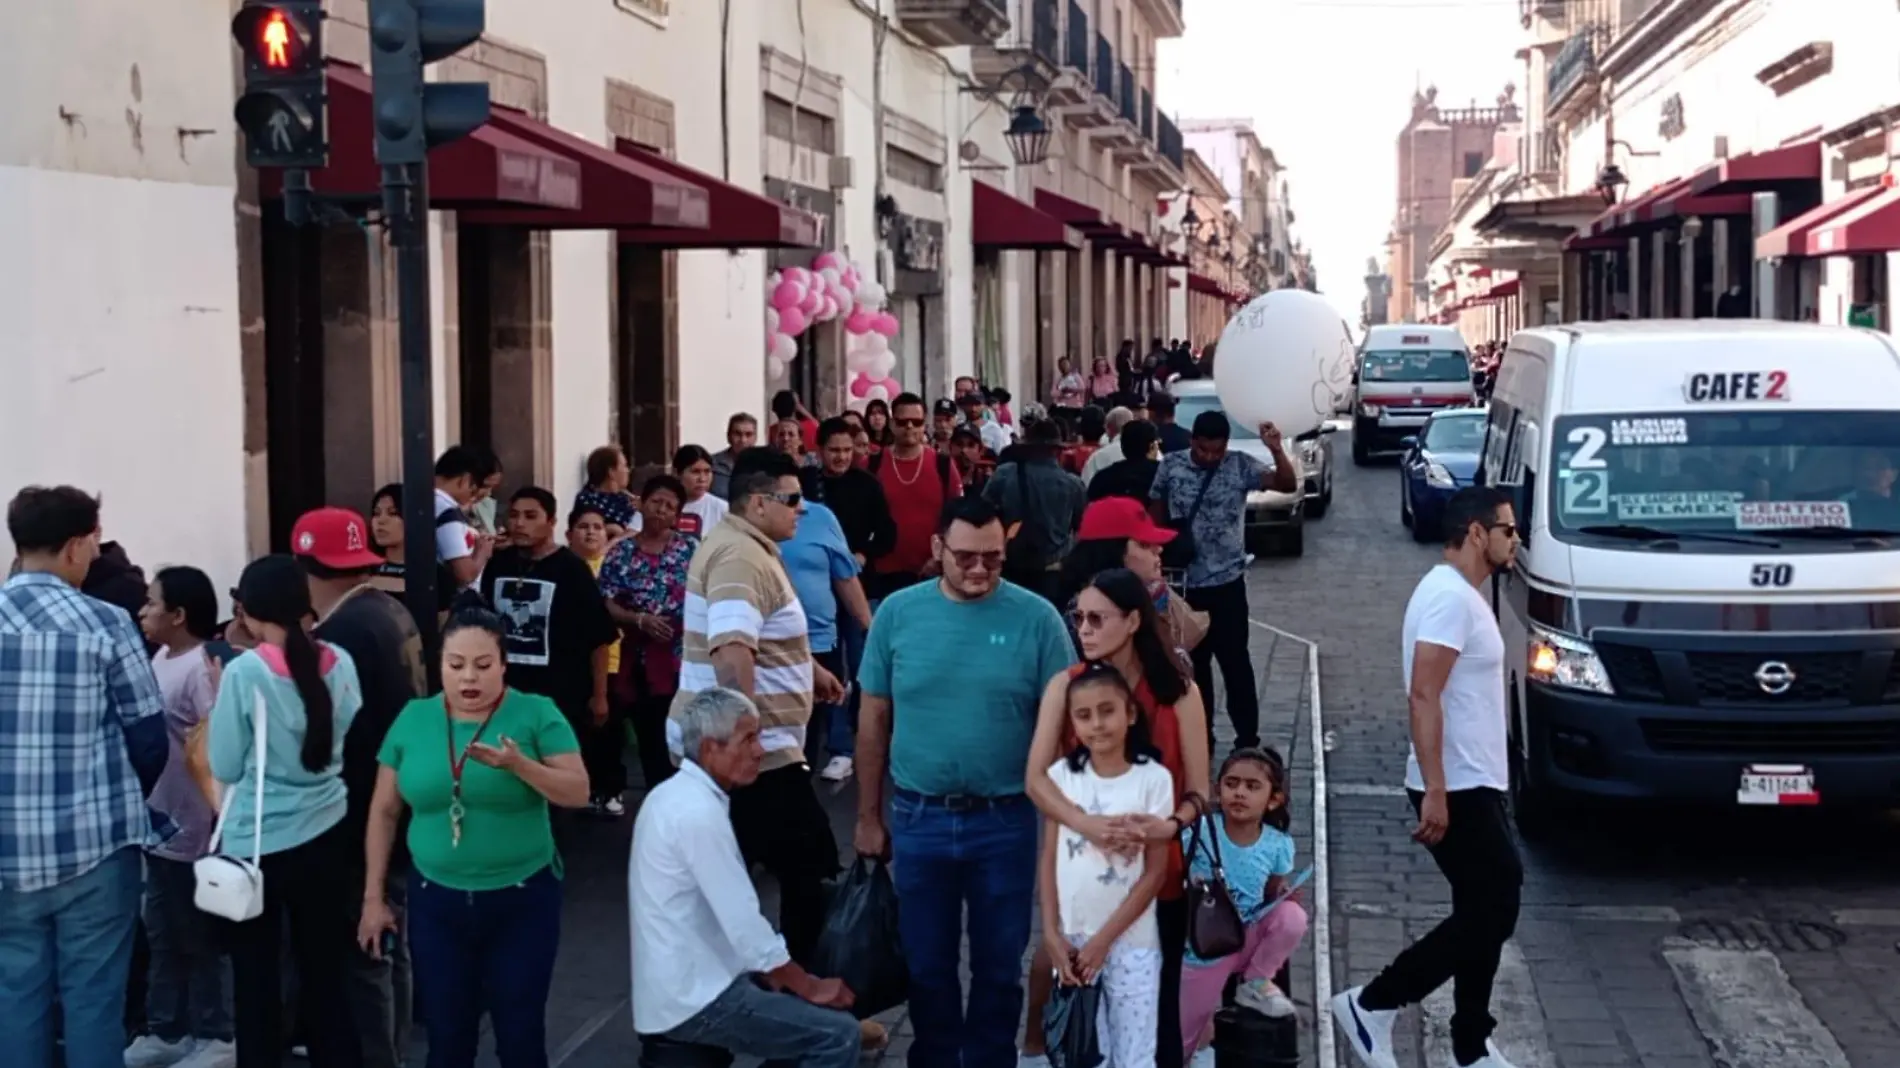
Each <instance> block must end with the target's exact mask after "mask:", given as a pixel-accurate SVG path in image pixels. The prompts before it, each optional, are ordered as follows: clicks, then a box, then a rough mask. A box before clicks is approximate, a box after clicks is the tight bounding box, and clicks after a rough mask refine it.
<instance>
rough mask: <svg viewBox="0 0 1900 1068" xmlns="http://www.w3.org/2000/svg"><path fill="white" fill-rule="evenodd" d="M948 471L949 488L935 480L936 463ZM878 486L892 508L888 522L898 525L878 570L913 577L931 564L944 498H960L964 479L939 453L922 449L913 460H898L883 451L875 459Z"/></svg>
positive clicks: (936, 475)
mask: <svg viewBox="0 0 1900 1068" xmlns="http://www.w3.org/2000/svg"><path fill="white" fill-rule="evenodd" d="M940 459H941V460H942V461H943V462H944V464H945V466H947V467H948V468H949V471H950V477H949V480H948V486H947V487H946V485H945V481H944V480H943V479H942V478H939V477H938V474H937V463H938V461H939V460H940ZM877 480H878V484H879V485H882V486H883V487H884V499H885V500H886V501H888V502H889V503H890V506H891V521H892V522H893V523H894V524H896V526H897V540H896V542H894V543H893V544H892V546H891V551H890V552H888V553H885V554H884V555H883V556H880V557H878V559H877V571H878V573H879V574H884V575H915V574H918V573H920V572H921V571H923V569H924V565H925V564H927V563H929V562H930V539H931V538H932V537H934V536H935V535H936V533H937V518H938V517H939V516H941V515H942V514H943V506H944V501H945V498H946V493H945V490H946V488H947V489H948V491H949V492H948V494H947V496H949V497H961V496H963V480H962V479H961V478H959V477H958V475H957V466H956V464H953V463H950V462H949V458H948V457H946V456H944V455H943V454H942V453H939V452H935V451H933V450H930V449H925V450H924V451H923V453H922V454H921V455H919V456H918V457H917V458H915V459H912V460H900V459H898V458H897V454H896V453H893V452H889V451H886V452H885V453H884V455H883V456H881V457H879V458H878V460H877Z"/></svg>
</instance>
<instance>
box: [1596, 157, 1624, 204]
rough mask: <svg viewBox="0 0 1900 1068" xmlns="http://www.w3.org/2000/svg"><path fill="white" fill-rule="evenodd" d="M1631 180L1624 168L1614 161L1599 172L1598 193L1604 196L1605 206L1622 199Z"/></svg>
mask: <svg viewBox="0 0 1900 1068" xmlns="http://www.w3.org/2000/svg"><path fill="white" fill-rule="evenodd" d="M1629 184H1630V180H1629V179H1628V178H1627V177H1625V176H1624V174H1623V168H1621V167H1618V166H1617V165H1616V164H1614V163H1612V164H1610V165H1608V166H1606V167H1604V168H1603V169H1602V170H1600V171H1598V172H1597V184H1596V190H1597V195H1598V196H1601V197H1602V198H1603V205H1604V207H1609V206H1610V205H1612V204H1615V203H1616V202H1617V200H1619V199H1621V197H1622V195H1623V190H1624V189H1625V188H1626V187H1628V186H1629Z"/></svg>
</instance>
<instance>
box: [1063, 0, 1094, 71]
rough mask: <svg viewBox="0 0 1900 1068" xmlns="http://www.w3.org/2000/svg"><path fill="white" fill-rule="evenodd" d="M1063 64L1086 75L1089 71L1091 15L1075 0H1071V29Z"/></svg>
mask: <svg viewBox="0 0 1900 1068" xmlns="http://www.w3.org/2000/svg"><path fill="white" fill-rule="evenodd" d="M1062 65H1063V66H1065V67H1068V68H1070V69H1071V70H1076V71H1080V72H1081V73H1083V74H1085V75H1086V74H1087V73H1088V72H1089V17H1088V15H1087V14H1085V13H1083V11H1082V5H1081V4H1078V3H1076V2H1075V0H1069V29H1068V33H1067V41H1066V42H1065V45H1064V48H1063V51H1062Z"/></svg>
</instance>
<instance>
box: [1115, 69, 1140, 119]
mask: <svg viewBox="0 0 1900 1068" xmlns="http://www.w3.org/2000/svg"><path fill="white" fill-rule="evenodd" d="M1140 92H1141V87H1140V86H1138V85H1136V84H1135V72H1134V71H1132V70H1129V69H1128V64H1126V63H1124V64H1122V79H1121V93H1120V96H1119V99H1118V103H1120V104H1121V111H1122V118H1124V119H1127V120H1128V123H1129V125H1131V126H1132V125H1135V124H1136V123H1138V122H1139V121H1140V119H1139V118H1138V116H1137V114H1136V112H1137V108H1138V106H1139V105H1140V104H1141V98H1140V96H1139V95H1137V94H1139V93H1140Z"/></svg>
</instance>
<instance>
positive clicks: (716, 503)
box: [680, 493, 732, 538]
mask: <svg viewBox="0 0 1900 1068" xmlns="http://www.w3.org/2000/svg"><path fill="white" fill-rule="evenodd" d="M680 511H681V512H683V513H685V514H686V515H690V516H697V517H698V519H699V529H698V530H688V531H686V532H687V533H689V534H697V535H699V536H700V537H702V538H703V537H705V536H706V535H708V534H710V533H712V528H714V527H716V526H718V525H719V523H720V521H721V520H723V519H725V518H726V513H727V512H730V511H732V505H730V504H727V503H726V500H725V498H723V497H721V496H719V495H718V494H716V493H708V494H706V495H705V496H704V497H701V498H700V499H698V500H696V501H689V502H688V503H687V505H686V507H684V508H682V509H680ZM690 525H691V524H687V523H682V524H680V528H681V529H682V530H685V529H686V527H688V526H690Z"/></svg>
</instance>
